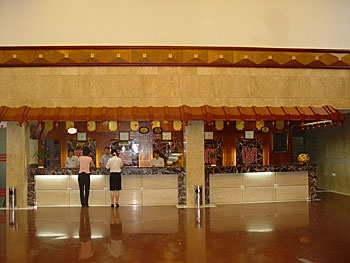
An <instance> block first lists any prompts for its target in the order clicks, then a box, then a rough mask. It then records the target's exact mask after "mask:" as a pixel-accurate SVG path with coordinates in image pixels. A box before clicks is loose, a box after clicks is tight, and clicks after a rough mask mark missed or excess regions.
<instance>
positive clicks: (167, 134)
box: [162, 132, 171, 141]
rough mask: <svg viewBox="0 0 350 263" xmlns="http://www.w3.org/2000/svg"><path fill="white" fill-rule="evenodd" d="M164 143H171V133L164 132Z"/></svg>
mask: <svg viewBox="0 0 350 263" xmlns="http://www.w3.org/2000/svg"><path fill="white" fill-rule="evenodd" d="M162 140H163V141H171V132H162Z"/></svg>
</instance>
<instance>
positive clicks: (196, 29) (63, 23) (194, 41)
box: [0, 0, 350, 49]
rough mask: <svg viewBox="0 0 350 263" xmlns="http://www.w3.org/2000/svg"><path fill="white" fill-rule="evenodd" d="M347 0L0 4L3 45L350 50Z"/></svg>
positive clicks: (102, 0)
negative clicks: (194, 46) (189, 46)
mask: <svg viewBox="0 0 350 263" xmlns="http://www.w3.org/2000/svg"><path fill="white" fill-rule="evenodd" d="M349 10H350V2H349V1H348V0H336V1H334V0H317V1H304V0H284V1H280V0H269V1H261V0H246V1H242V0H230V1H228V0H215V1H212V0H191V1H184V0H178V1H164V0H118V1H113V0H99V1H95V0H74V1H71V0H60V1H55V0H31V1H23V0H22V1H18V0H17V1H6V0H1V1H0V45H6V46H11V45H12V46H14V45H15V46H16V45H17V46H21V45H31V46H33V45H34V46H36V45H165V46H169V45H177V46H179V45H184V46H188V45H192V46H193V45H201V46H248V47H253V46H254V47H297V48H304V47H305V48H342V49H348V48H349V41H350V31H349V30H348V29H349V28H350V16H349Z"/></svg>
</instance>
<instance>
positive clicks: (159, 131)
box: [153, 127, 163, 134]
mask: <svg viewBox="0 0 350 263" xmlns="http://www.w3.org/2000/svg"><path fill="white" fill-rule="evenodd" d="M162 131H163V129H162V128H161V127H154V128H153V132H154V133H155V134H161V133H162Z"/></svg>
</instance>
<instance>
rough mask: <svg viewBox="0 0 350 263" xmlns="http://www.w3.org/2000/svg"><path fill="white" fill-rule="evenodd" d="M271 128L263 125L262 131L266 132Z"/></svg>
mask: <svg viewBox="0 0 350 263" xmlns="http://www.w3.org/2000/svg"><path fill="white" fill-rule="evenodd" d="M269 130H270V128H269V127H267V126H264V127H261V131H262V132H264V133H268V132H269Z"/></svg>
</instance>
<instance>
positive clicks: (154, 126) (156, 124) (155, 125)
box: [152, 121, 160, 130]
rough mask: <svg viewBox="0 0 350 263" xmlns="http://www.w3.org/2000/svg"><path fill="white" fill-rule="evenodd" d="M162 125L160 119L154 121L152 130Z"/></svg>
mask: <svg viewBox="0 0 350 263" xmlns="http://www.w3.org/2000/svg"><path fill="white" fill-rule="evenodd" d="M159 127H160V121H152V130H153V129H154V128H159Z"/></svg>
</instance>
